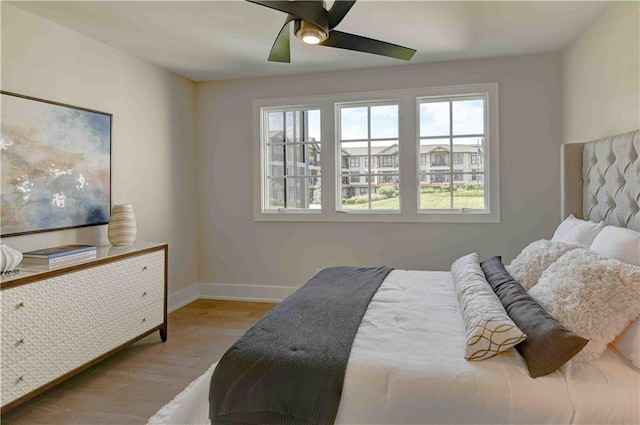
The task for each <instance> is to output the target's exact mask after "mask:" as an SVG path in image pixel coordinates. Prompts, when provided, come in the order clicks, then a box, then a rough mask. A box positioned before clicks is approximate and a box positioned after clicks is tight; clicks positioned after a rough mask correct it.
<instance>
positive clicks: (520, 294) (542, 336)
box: [480, 257, 589, 378]
mask: <svg viewBox="0 0 640 425" xmlns="http://www.w3.org/2000/svg"><path fill="white" fill-rule="evenodd" d="M480 266H481V267H482V270H483V271H484V274H485V276H486V278H487V281H488V282H489V284H490V285H491V287H492V288H493V290H494V291H495V293H496V295H498V298H500V301H501V302H502V305H503V306H504V309H505V310H507V313H508V314H509V316H510V317H511V320H513V322H514V323H515V324H516V325H517V326H518V328H520V329H521V330H522V331H523V332H524V333H525V334H527V339H525V340H524V341H522V342H521V343H520V344H518V345H516V347H515V348H516V350H518V352H519V353H520V354H521V355H522V357H524V360H525V362H526V363H527V368H528V369H529V375H531V377H532V378H537V377H539V376H544V375H548V374H550V373H551V372H553V371H555V370H557V369H558V368H559V367H560V366H562V365H563V364H565V363H566V362H568V361H569V360H570V359H571V358H572V357H573V356H575V355H576V354H578V353H579V352H580V350H582V348H584V346H585V345H587V343H588V342H589V340H588V339H585V338H582V337H581V336H579V335H576V334H575V333H573V332H571V331H570V330H567V329H565V328H564V327H563V326H562V325H561V324H560V323H558V322H557V321H556V320H555V319H554V318H553V317H552V316H551V315H550V314H549V313H547V312H546V310H545V309H544V308H542V306H541V305H540V304H538V302H537V301H536V300H534V299H533V298H531V297H530V296H529V294H527V291H525V289H524V288H523V287H522V285H520V284H519V283H518V282H517V281H516V280H515V279H514V278H513V277H512V276H511V275H510V274H509V272H508V271H507V270H506V269H505V267H504V265H503V264H502V259H501V258H500V257H490V258H487V259H486V260H484V261H483V262H481V263H480Z"/></svg>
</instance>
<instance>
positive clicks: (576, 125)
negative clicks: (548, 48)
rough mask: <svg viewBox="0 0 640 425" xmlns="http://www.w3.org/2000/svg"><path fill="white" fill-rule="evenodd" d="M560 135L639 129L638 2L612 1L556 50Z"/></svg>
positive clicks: (585, 137) (572, 138) (575, 138)
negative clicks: (559, 60)
mask: <svg viewBox="0 0 640 425" xmlns="http://www.w3.org/2000/svg"><path fill="white" fill-rule="evenodd" d="M562 97H563V111H562V112H563V140H564V141H565V142H567V143H572V142H587V141H589V140H594V139H598V138H601V137H607V136H613V135H615V134H621V133H626V132H628V131H633V130H638V129H639V128H640V2H637V1H626V2H613V3H612V4H610V5H609V6H607V8H606V9H605V10H604V12H602V14H601V15H600V16H598V17H597V18H596V19H595V21H594V22H593V23H592V24H591V25H590V26H589V27H588V28H587V29H586V30H585V31H584V32H583V33H582V34H581V35H580V36H579V37H578V38H577V39H576V40H574V41H573V42H572V43H571V44H570V45H569V46H568V47H567V48H566V49H565V50H564V52H563V53H562Z"/></svg>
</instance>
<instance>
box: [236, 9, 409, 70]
mask: <svg viewBox="0 0 640 425" xmlns="http://www.w3.org/2000/svg"><path fill="white" fill-rule="evenodd" d="M247 1H249V2H250V3H255V4H259V5H261V6H266V7H270V8H271V9H275V10H279V11H280V12H284V13H287V14H288V16H287V18H286V19H285V21H284V25H283V26H282V29H281V30H280V33H279V34H278V37H276V41H275V42H274V43H273V47H271V53H269V61H271V62H291V51H290V48H289V42H290V40H289V34H290V30H289V24H290V23H291V22H292V21H293V24H294V33H295V35H296V37H298V38H299V39H301V40H302V41H304V42H305V43H307V44H319V45H321V46H328V47H337V48H339V49H347V50H355V51H358V52H365V53H372V54H374V55H381V56H388V57H391V58H396V59H403V60H410V59H411V58H412V57H413V55H414V54H415V53H416V51H415V50H414V49H410V48H408V47H403V46H398V45H397V44H391V43H387V42H384V41H380V40H374V39H372V38H367V37H362V36H360V35H355V34H349V33H346V32H341V31H337V30H335V29H334V28H335V27H336V26H338V24H339V23H340V22H341V21H342V19H344V17H345V15H346V14H347V13H348V12H349V10H351V7H353V5H354V3H355V0H352V1H346V0H335V1H334V3H333V5H332V6H331V8H330V9H329V10H327V9H326V7H325V2H324V1H323V0H296V1H289V0H283V1H258V0H247Z"/></svg>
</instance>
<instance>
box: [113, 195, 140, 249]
mask: <svg viewBox="0 0 640 425" xmlns="http://www.w3.org/2000/svg"><path fill="white" fill-rule="evenodd" d="M136 233H137V228H136V217H135V216H134V215H133V207H132V206H131V204H122V205H114V206H113V209H112V210H111V218H110V219H109V228H108V229H107V238H109V242H111V245H131V244H132V243H133V241H135V240H136Z"/></svg>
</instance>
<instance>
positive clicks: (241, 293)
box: [167, 283, 298, 313]
mask: <svg viewBox="0 0 640 425" xmlns="http://www.w3.org/2000/svg"><path fill="white" fill-rule="evenodd" d="M296 289H298V288H296V287H294V286H278V285H243V284H229V283H195V284H193V285H190V286H187V287H186V288H183V289H180V290H179V291H176V292H173V293H171V294H169V298H168V300H167V310H168V312H169V313H170V312H172V311H174V310H177V309H179V308H180V307H183V306H185V305H187V304H189V303H190V302H193V301H195V300H198V299H205V300H230V301H262V302H276V303H277V302H280V301H282V300H284V299H285V298H286V297H288V296H289V295H291V294H292V293H293V292H294V291H295V290H296Z"/></svg>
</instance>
